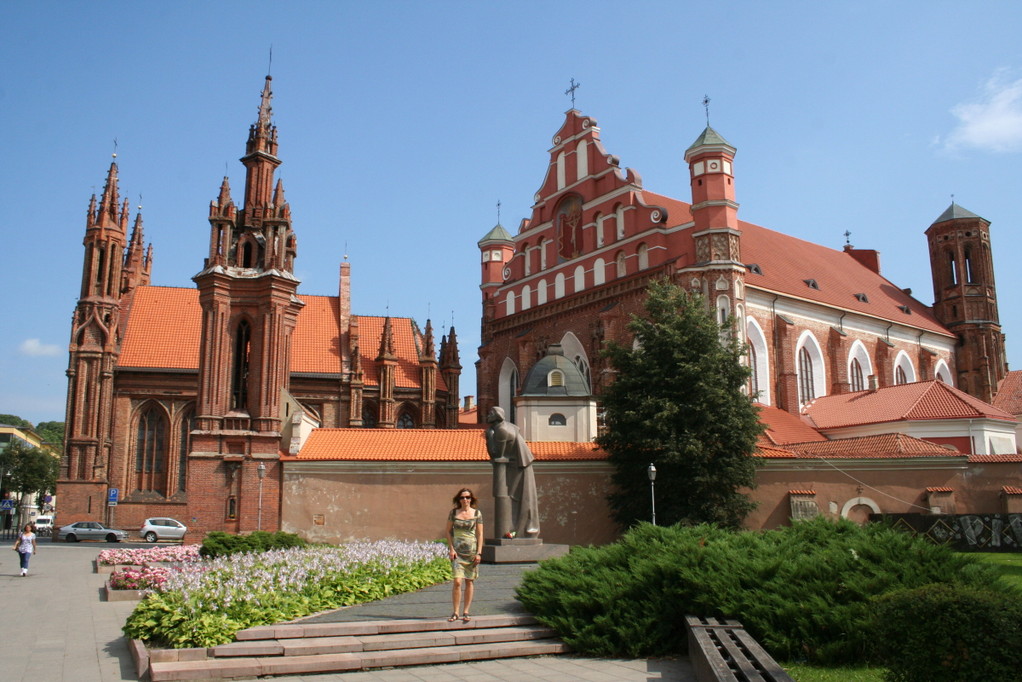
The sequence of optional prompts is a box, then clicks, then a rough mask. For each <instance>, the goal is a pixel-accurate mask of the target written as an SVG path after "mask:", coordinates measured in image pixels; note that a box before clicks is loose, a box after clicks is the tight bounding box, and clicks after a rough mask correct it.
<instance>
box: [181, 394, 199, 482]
mask: <svg viewBox="0 0 1022 682" xmlns="http://www.w3.org/2000/svg"><path fill="white" fill-rule="evenodd" d="M194 430H195V409H194V408H188V410H187V411H185V413H184V415H182V417H181V434H180V442H179V443H178V461H177V489H178V490H179V491H180V492H185V491H186V490H187V489H188V453H189V452H191V450H192V431H194Z"/></svg>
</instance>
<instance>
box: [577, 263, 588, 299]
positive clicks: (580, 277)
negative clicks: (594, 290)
mask: <svg viewBox="0 0 1022 682" xmlns="http://www.w3.org/2000/svg"><path fill="white" fill-rule="evenodd" d="M585 288H586V269H585V267H584V266H582V265H580V266H578V267H577V268H575V293H578V292H580V291H582V290H583V289H585Z"/></svg>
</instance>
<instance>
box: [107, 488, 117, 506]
mask: <svg viewBox="0 0 1022 682" xmlns="http://www.w3.org/2000/svg"><path fill="white" fill-rule="evenodd" d="M118 492H119V491H118V489H117V488H110V489H108V490H107V492H106V501H107V504H117V493H118Z"/></svg>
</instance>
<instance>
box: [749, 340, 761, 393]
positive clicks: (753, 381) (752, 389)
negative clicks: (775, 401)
mask: <svg viewBox="0 0 1022 682" xmlns="http://www.w3.org/2000/svg"><path fill="white" fill-rule="evenodd" d="M749 369H750V370H751V371H750V373H749V395H750V396H752V399H753V400H757V399H758V397H759V359H758V357H757V356H756V346H755V345H753V344H751V343H750V344H749Z"/></svg>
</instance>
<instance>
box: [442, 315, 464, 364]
mask: <svg viewBox="0 0 1022 682" xmlns="http://www.w3.org/2000/svg"><path fill="white" fill-rule="evenodd" d="M447 353H448V356H449V358H448V362H447V363H446V364H447V365H448V366H450V367H457V368H459V369H460V368H461V356H460V355H459V353H458V334H457V332H455V331H454V325H451V333H450V334H448V335H447Z"/></svg>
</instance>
